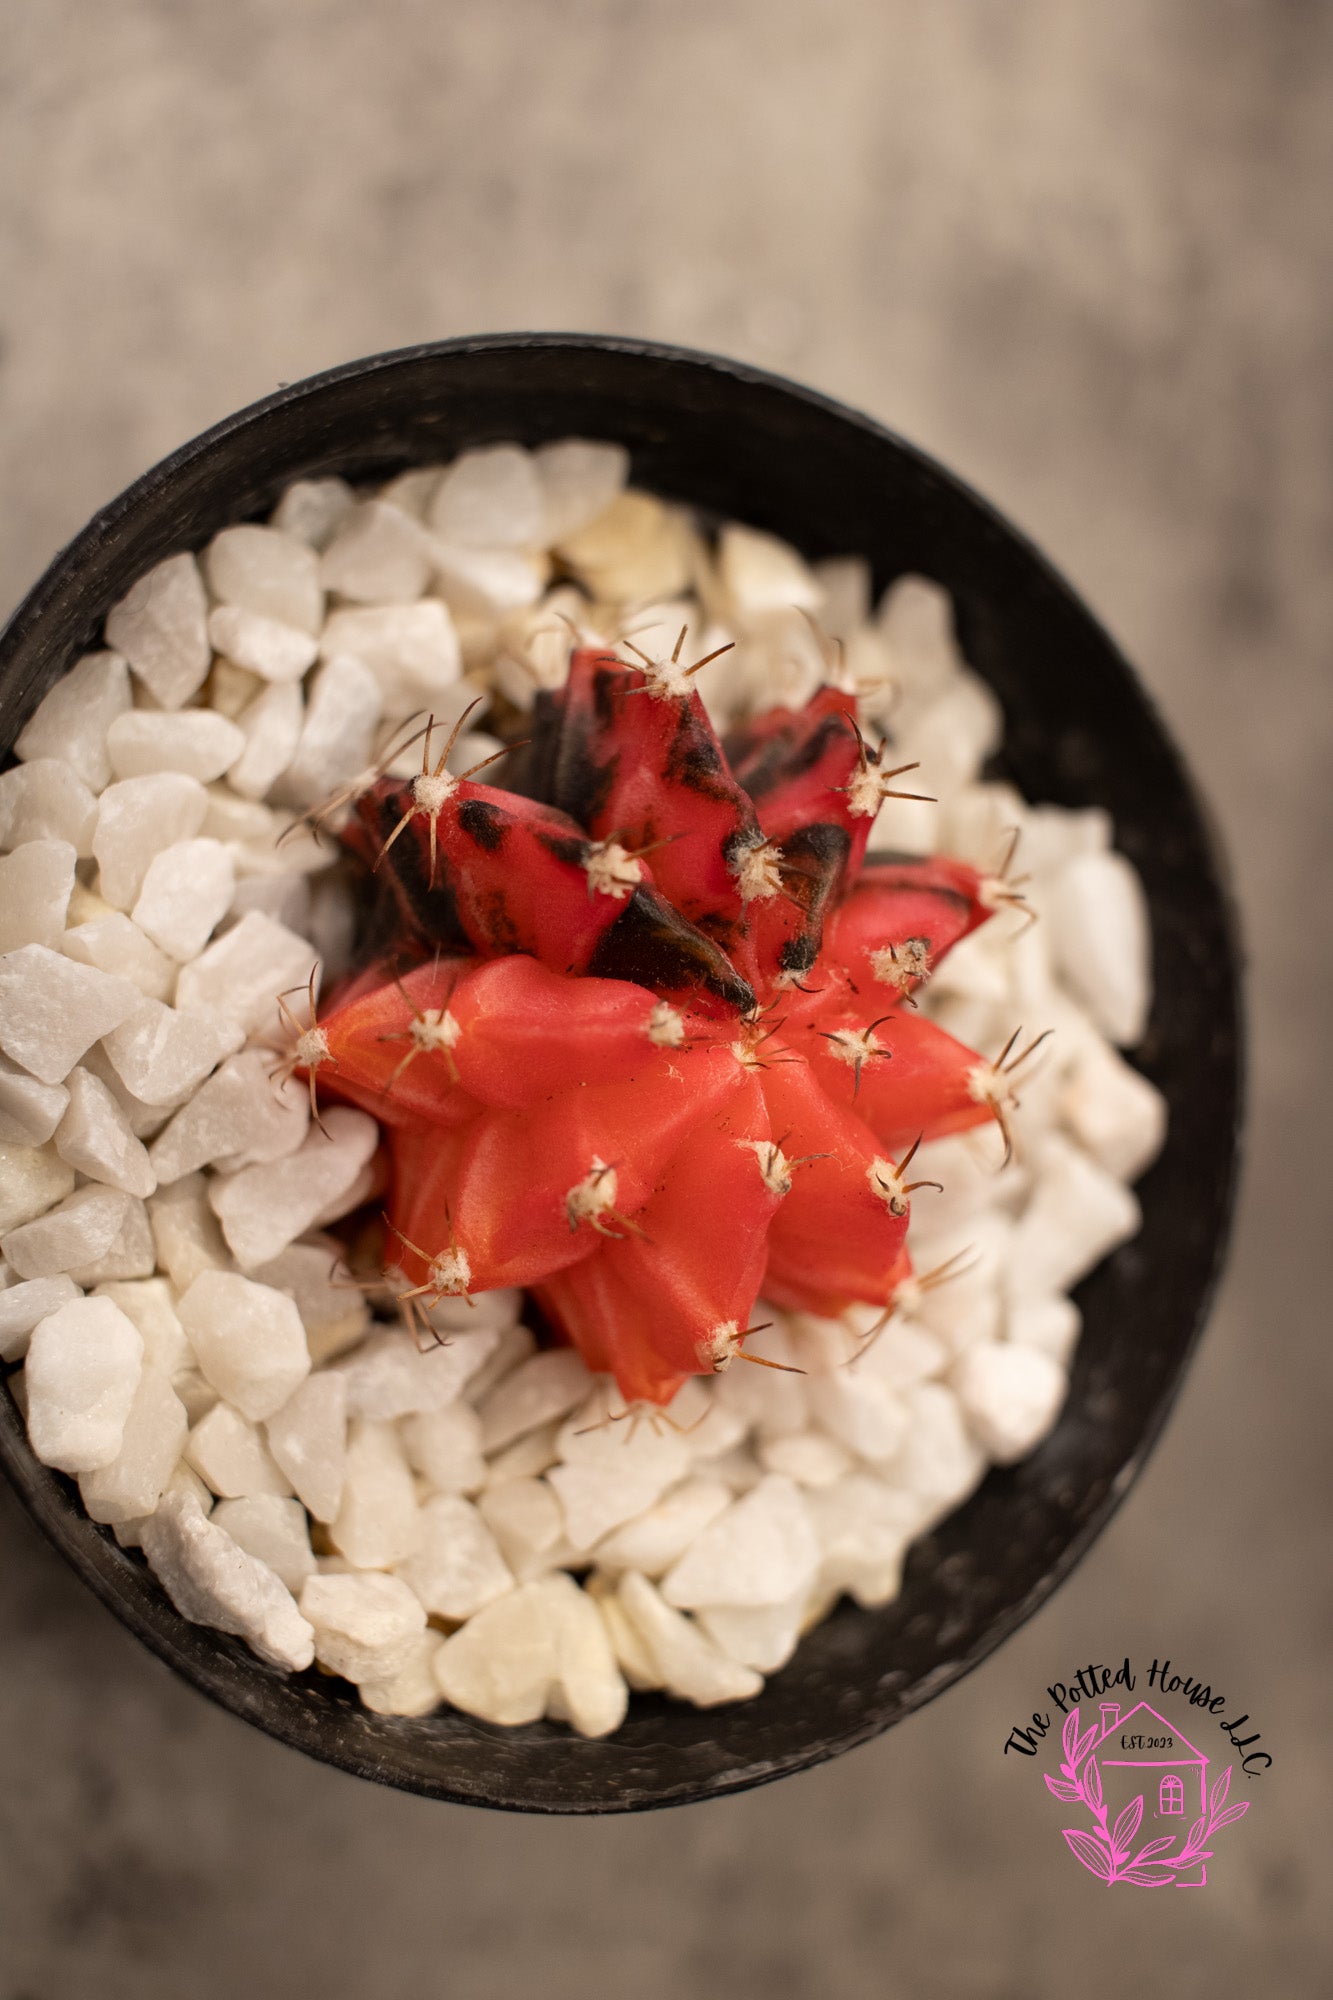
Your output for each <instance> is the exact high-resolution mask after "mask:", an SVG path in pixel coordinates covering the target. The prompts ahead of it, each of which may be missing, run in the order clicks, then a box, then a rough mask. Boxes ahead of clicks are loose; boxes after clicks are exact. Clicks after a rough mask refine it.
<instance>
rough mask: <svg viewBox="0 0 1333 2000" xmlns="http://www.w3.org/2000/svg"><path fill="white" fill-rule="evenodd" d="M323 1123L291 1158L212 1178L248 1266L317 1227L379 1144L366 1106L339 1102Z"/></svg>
mask: <svg viewBox="0 0 1333 2000" xmlns="http://www.w3.org/2000/svg"><path fill="white" fill-rule="evenodd" d="M324 1127H325V1129H324V1130H323V1131H320V1130H319V1129H318V1128H316V1129H315V1130H314V1131H312V1132H311V1133H310V1135H309V1137H308V1138H307V1139H306V1140H305V1142H304V1143H303V1144H302V1145H301V1146H300V1147H299V1148H298V1150H297V1151H296V1152H295V1153H293V1154H291V1155H290V1156H289V1157H288V1158H287V1159H285V1160H274V1161H272V1162H270V1163H269V1164H268V1165H265V1166H258V1167H244V1168H242V1170H241V1171H240V1173H238V1174H233V1175H231V1176H230V1177H229V1178H228V1179H226V1180H221V1181H215V1182H214V1183H213V1186H212V1188H211V1189H210V1198H211V1200H212V1203H213V1208H214V1212H215V1213H216V1215H217V1218H218V1221H219V1222H220V1223H221V1224H222V1233H223V1235H224V1236H225V1237H226V1239H227V1243H228V1246H229V1248H230V1250H231V1253H232V1255H233V1257H235V1259H236V1262H237V1263H238V1264H239V1265H240V1267H241V1269H242V1270H243V1271H248V1270H251V1269H253V1267H254V1266H255V1265H256V1264H265V1263H267V1262H268V1260H269V1259H270V1258H271V1257H276V1256H277V1254H278V1252H279V1251H280V1250H285V1249H286V1247H287V1245H288V1244H289V1243H291V1242H293V1241H294V1240H295V1238H296V1237H298V1236H300V1235H301V1234H302V1233H303V1232H304V1231H305V1230H307V1229H310V1228H312V1227H313V1226H314V1225H315V1224H316V1223H317V1221H318V1219H319V1217H320V1215H321V1214H323V1212H324V1211H325V1210H326V1209H327V1208H328V1207H329V1206H330V1204H331V1203H333V1202H335V1201H336V1199H337V1197H338V1196H339V1195H342V1194H345V1193H346V1192H347V1190H348V1189H350V1188H351V1187H353V1186H354V1185H355V1183H356V1181H357V1178H358V1176H359V1175H360V1173H361V1170H362V1168H363V1167H364V1166H365V1165H366V1163H367V1162H368V1161H369V1159H370V1157H371V1155H372V1154H373V1153H374V1151H375V1149H376V1147H377V1146H378V1144H379V1127H378V1125H376V1123H375V1121H374V1119H373V1118H371V1117H369V1116H368V1115H367V1114H366V1113H365V1112H364V1111H350V1110H347V1109H346V1108H345V1107H343V1106H341V1105H339V1106H337V1107H336V1108H335V1109H333V1110H330V1111H327V1112H325V1114H324Z"/></svg>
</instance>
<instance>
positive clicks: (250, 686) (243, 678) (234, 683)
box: [204, 654, 264, 722]
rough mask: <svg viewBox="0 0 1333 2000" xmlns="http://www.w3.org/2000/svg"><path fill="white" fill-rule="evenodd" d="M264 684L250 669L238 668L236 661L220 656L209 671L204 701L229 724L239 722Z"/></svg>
mask: <svg viewBox="0 0 1333 2000" xmlns="http://www.w3.org/2000/svg"><path fill="white" fill-rule="evenodd" d="M263 685H264V683H263V681H262V680H261V679H260V678H259V675H258V674H252V673H251V672H250V670H249V668H248V667H240V666H237V664H236V662H235V660H228V659H224V658H223V657H222V656H221V655H220V654H219V656H218V657H217V658H216V659H215V660H214V662H213V665H212V667H211V669H210V670H209V675H208V680H207V683H206V684H205V687H204V699H205V701H206V702H207V703H208V705H209V707H210V708H211V709H213V710H214V712H215V713H216V714H218V715H223V716H225V717H226V719H227V721H228V722H239V720H240V715H241V710H242V709H243V708H245V707H246V706H247V704H248V703H250V702H252V701H253V700H254V698H255V696H256V695H257V694H258V693H259V691H260V689H261V688H262V687H263Z"/></svg>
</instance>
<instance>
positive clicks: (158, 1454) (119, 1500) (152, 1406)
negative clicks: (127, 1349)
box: [79, 1367, 189, 1522]
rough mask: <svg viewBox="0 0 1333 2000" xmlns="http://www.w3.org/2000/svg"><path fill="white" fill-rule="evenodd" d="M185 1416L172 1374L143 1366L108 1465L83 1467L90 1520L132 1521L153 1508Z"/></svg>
mask: <svg viewBox="0 0 1333 2000" xmlns="http://www.w3.org/2000/svg"><path fill="white" fill-rule="evenodd" d="M188 1431H189V1420H188V1418H187V1416H186V1414H185V1405H184V1404H183V1403H182V1402H181V1400H180V1397H179V1396H178V1395H177V1394H176V1392H175V1390H174V1389H173V1388H172V1385H171V1382H170V1379H169V1378H168V1377H167V1376H166V1375H165V1374H163V1373H162V1371H161V1370H160V1369H158V1368H153V1367H144V1368H143V1369H142V1371H141V1373H140V1375H139V1382H138V1386H137V1388H136V1389H135V1392H134V1400H133V1402H132V1403H131V1404H130V1408H129V1414H128V1416H127V1417H126V1419H125V1429H124V1432H123V1435H122V1437H121V1441H120V1450H119V1451H118V1452H117V1453H116V1456H115V1457H114V1458H113V1459H112V1460H111V1462H110V1463H109V1464H107V1465H103V1466H100V1467H98V1468H97V1469H96V1470H95V1471H92V1472H85V1473H83V1474H82V1475H81V1476H80V1479H79V1495H80V1497H81V1499H82V1501H83V1505H84V1509H85V1511H86V1512H87V1514H88V1516H89V1518H90V1519H91V1520H94V1521H103V1522H114V1521H133V1520H137V1519H140V1518H141V1517H142V1516H144V1515H146V1514H151V1513H152V1512H153V1510H154V1508H155V1507H156V1506H157V1503H158V1501H159V1500H160V1499H161V1498H162V1495H163V1493H164V1492H165V1491H166V1488H167V1482H168V1480H169V1479H170V1478H171V1475H172V1473H173V1472H174V1470H175V1468H176V1463H177V1460H178V1459H179V1458H180V1455H181V1452H182V1450H183V1449H184V1446H185V1439H186V1436H187V1434H188Z"/></svg>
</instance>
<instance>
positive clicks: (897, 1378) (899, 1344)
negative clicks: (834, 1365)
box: [847, 1306, 949, 1390]
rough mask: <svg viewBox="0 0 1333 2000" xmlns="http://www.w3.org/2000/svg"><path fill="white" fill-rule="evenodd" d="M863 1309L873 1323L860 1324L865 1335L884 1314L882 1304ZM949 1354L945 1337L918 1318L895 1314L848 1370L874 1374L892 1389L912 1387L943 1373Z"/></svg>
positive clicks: (857, 1373)
mask: <svg viewBox="0 0 1333 2000" xmlns="http://www.w3.org/2000/svg"><path fill="white" fill-rule="evenodd" d="M862 1310H863V1311H864V1312H865V1314H866V1317H867V1319H869V1321H870V1325H869V1326H862V1327H859V1328H857V1331H858V1333H859V1334H860V1336H861V1338H862V1339H864V1338H865V1337H866V1335H867V1334H868V1333H869V1332H870V1330H871V1328H872V1327H873V1326H874V1324H875V1321H876V1320H879V1319H880V1318H881V1317H882V1314H881V1311H880V1308H879V1307H878V1306H873V1307H865V1308H862ZM855 1311H856V1308H853V1309H852V1312H850V1313H848V1315H847V1318H848V1319H849V1320H852V1321H853V1324H855V1320H854V1319H853V1314H854V1313H855ZM871 1314H873V1315H874V1317H873V1318H871ZM948 1358H949V1350H948V1348H947V1347H946V1346H945V1344H944V1342H943V1341H941V1340H939V1339H937V1338H936V1336H935V1335H934V1334H933V1333H930V1332H928V1331H927V1330H926V1328H925V1327H924V1326H922V1325H921V1324H920V1323H919V1322H918V1321H916V1320H909V1319H906V1318H904V1317H903V1316H902V1315H901V1314H895V1316H894V1317H893V1318H892V1319H891V1320H890V1321H889V1323H888V1325H887V1326H884V1327H882V1328H881V1329H880V1331H879V1332H878V1333H877V1334H875V1336H874V1338H873V1339H872V1340H871V1341H870V1344H869V1346H868V1347H866V1348H865V1349H864V1351H863V1352H862V1353H860V1354H858V1355H857V1356H856V1358H855V1359H854V1360H853V1361H852V1363H851V1366H850V1368H849V1370H848V1372H849V1373H850V1374H852V1375H873V1376H874V1377H875V1378H876V1380H877V1381H880V1382H883V1383H885V1384H886V1385H887V1386H888V1387H889V1388H890V1389H894V1390H901V1389H910V1388H911V1387H912V1385H913V1384H914V1383H916V1382H927V1381H929V1380H930V1378H931V1377H932V1376H933V1375H939V1374H941V1373H942V1372H943V1370H944V1367H945V1364H946V1362H947V1361H948Z"/></svg>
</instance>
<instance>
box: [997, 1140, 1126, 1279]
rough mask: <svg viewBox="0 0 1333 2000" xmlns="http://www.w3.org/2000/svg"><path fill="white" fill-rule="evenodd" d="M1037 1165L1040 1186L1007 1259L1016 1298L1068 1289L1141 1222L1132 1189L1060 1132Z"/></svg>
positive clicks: (1046, 1143)
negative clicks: (1034, 1293) (1061, 1136)
mask: <svg viewBox="0 0 1333 2000" xmlns="http://www.w3.org/2000/svg"><path fill="white" fill-rule="evenodd" d="M1035 1166H1036V1171H1037V1182H1036V1186H1035V1188H1034V1189H1033V1193H1032V1198H1031V1200H1030V1201H1029V1202H1028V1204H1027V1207H1026V1208H1025V1209H1024V1211H1023V1214H1022V1216H1021V1217H1020V1219H1019V1222H1018V1225H1017V1227H1016V1228H1015V1230H1014V1232H1013V1237H1012V1240H1011V1243H1010V1248H1009V1255H1008V1260H1007V1275H1008V1285H1009V1289H1010V1292H1011V1295H1012V1296H1014V1297H1023V1296H1024V1295H1026V1294H1028V1293H1032V1292H1037V1293H1042V1294H1045V1293H1050V1292H1063V1291H1068V1290H1069V1289H1070V1288H1071V1287H1072V1286H1074V1285H1076V1284H1077V1283H1078V1281H1079V1279H1080V1278H1082V1277H1085V1276H1086V1275H1087V1273H1088V1272H1089V1271H1091V1270H1092V1269H1093V1267H1094V1266H1095V1265H1097V1264H1099V1263H1100V1262H1101V1260H1102V1258H1103V1257H1105V1256H1106V1255H1107V1253H1108V1252H1109V1251H1111V1250H1113V1249H1115V1248H1116V1246H1117V1245H1118V1244H1121V1243H1124V1242H1127V1241H1128V1239H1129V1238H1130V1237H1131V1236H1133V1235H1134V1234H1135V1232H1136V1231H1137V1229H1138V1227H1139V1223H1140V1210H1139V1205H1138V1202H1137V1201H1136V1200H1135V1198H1134V1196H1133V1195H1132V1194H1131V1193H1130V1192H1129V1189H1128V1188H1126V1187H1124V1186H1123V1185H1122V1184H1121V1182H1120V1181H1118V1180H1116V1179H1115V1178H1114V1176H1113V1175H1111V1174H1108V1173H1107V1172H1106V1170H1105V1169H1104V1168H1103V1167H1099V1166H1098V1165H1097V1164H1096V1162H1095V1161H1094V1160H1090V1159H1089V1158H1088V1156H1087V1154H1086V1153H1083V1152H1080V1150H1079V1149H1078V1147H1076V1146H1071V1145H1070V1144H1069V1142H1068V1140H1066V1139H1062V1138H1060V1137H1059V1136H1058V1135H1057V1134H1054V1133H1052V1134H1051V1136H1050V1137H1049V1138H1048V1139H1047V1140H1046V1141H1045V1142H1044V1144H1043V1146H1042V1148H1041V1151H1040V1154H1039V1156H1038V1158H1037V1160H1036V1162H1035Z"/></svg>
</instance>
